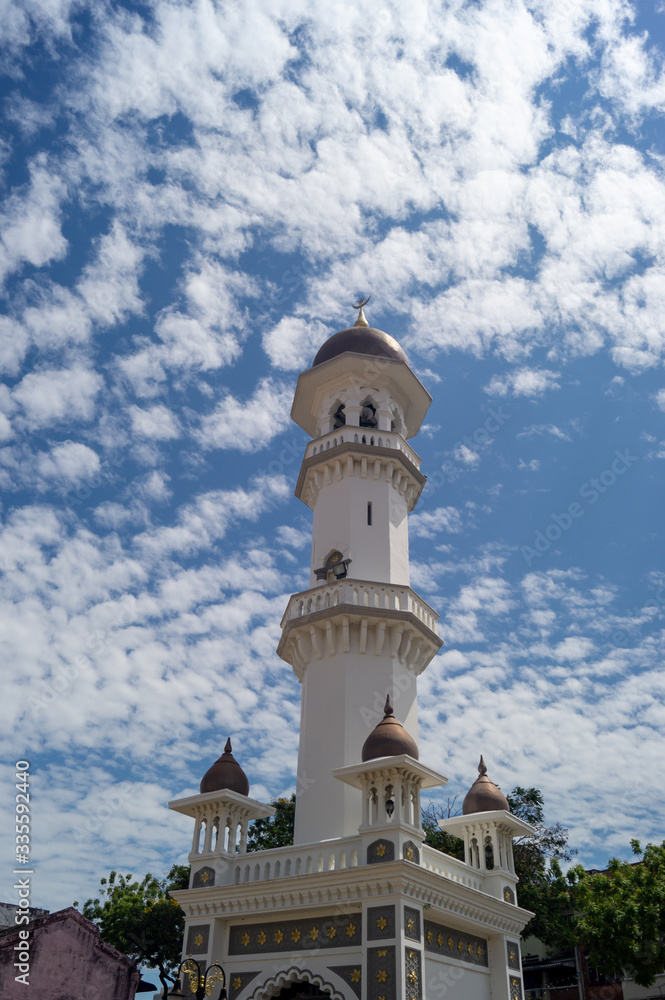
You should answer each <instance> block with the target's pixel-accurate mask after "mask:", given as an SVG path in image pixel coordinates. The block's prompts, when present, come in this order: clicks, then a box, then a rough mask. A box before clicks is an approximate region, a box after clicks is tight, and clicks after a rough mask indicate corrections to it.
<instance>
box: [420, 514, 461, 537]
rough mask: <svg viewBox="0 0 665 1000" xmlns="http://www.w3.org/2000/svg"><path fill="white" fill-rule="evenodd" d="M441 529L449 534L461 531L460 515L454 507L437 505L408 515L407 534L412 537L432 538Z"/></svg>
mask: <svg viewBox="0 0 665 1000" xmlns="http://www.w3.org/2000/svg"><path fill="white" fill-rule="evenodd" d="M441 531H445V532H447V533H448V534H451V535H457V534H459V533H460V532H461V531H462V516H461V514H460V512H459V511H458V510H457V509H456V508H455V507H437V508H436V510H431V511H424V512H423V513H421V514H411V516H410V517H409V534H411V535H413V536H414V537H417V538H434V537H436V535H438V534H439V532H441Z"/></svg>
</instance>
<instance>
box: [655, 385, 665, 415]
mask: <svg viewBox="0 0 665 1000" xmlns="http://www.w3.org/2000/svg"><path fill="white" fill-rule="evenodd" d="M656 404H657V406H658V409H659V410H663V412H665V389H659V390H658V392H657V393H656Z"/></svg>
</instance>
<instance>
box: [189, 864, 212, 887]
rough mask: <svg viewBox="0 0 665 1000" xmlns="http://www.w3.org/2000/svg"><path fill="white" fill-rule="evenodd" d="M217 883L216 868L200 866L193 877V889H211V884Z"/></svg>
mask: <svg viewBox="0 0 665 1000" xmlns="http://www.w3.org/2000/svg"><path fill="white" fill-rule="evenodd" d="M214 884H215V869H214V868H210V867H208V865H206V867H205V868H199V870H198V871H197V872H195V873H194V878H193V879H192V889H209V888H210V886H211V885H214Z"/></svg>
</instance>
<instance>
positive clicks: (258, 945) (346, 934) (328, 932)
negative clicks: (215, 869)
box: [229, 913, 362, 955]
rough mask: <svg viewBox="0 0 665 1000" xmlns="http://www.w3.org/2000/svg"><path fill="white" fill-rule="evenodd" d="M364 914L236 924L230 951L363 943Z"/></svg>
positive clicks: (256, 952)
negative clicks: (362, 923)
mask: <svg viewBox="0 0 665 1000" xmlns="http://www.w3.org/2000/svg"><path fill="white" fill-rule="evenodd" d="M361 921H362V914H360V913H345V914H342V913H340V914H335V915H333V916H330V917H316V918H315V917H309V918H307V919H306V920H279V921H274V922H273V921H270V922H269V921H263V922H262V923H259V924H236V925H235V926H232V927H231V929H230V931H229V955H262V954H268V953H270V952H284V951H288V952H295V951H309V950H312V949H314V948H315V949H317V950H321V949H328V948H348V947H350V946H352V945H359V944H361V943H362V933H361Z"/></svg>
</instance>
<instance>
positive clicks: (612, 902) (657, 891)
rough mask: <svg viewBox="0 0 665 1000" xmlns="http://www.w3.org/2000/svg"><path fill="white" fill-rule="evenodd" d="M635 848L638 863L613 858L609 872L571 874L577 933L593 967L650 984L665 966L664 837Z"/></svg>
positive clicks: (636, 844) (634, 844)
mask: <svg viewBox="0 0 665 1000" xmlns="http://www.w3.org/2000/svg"><path fill="white" fill-rule="evenodd" d="M631 847H632V849H633V853H634V854H635V855H637V856H639V857H641V861H640V862H637V863H632V864H631V863H630V862H627V861H618V860H617V859H616V858H612V860H611V861H610V862H609V865H608V870H607V871H606V872H585V871H584V869H583V868H582V867H581V865H578V866H577V867H576V868H574V869H573V870H572V872H570V873H569V879H570V882H571V886H572V894H573V899H574V903H575V915H574V924H575V932H576V934H577V936H578V938H579V939H580V940H582V941H583V942H584V944H585V946H586V948H587V950H588V953H589V960H590V963H591V964H592V965H595V966H596V967H597V968H599V969H602V971H603V972H604V973H606V974H608V973H617V974H619V973H621V974H623V975H624V976H632V977H633V978H634V979H635V982H636V983H637V984H638V985H639V986H651V985H652V984H653V982H654V980H655V978H656V976H657V975H658V974H659V973H661V972H662V971H663V969H665V841H663V843H662V844H659V845H656V844H648V845H647V847H646V848H645V850H644V852H642V849H641V847H640V844H639V842H638V841H636V840H633V841H631Z"/></svg>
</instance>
